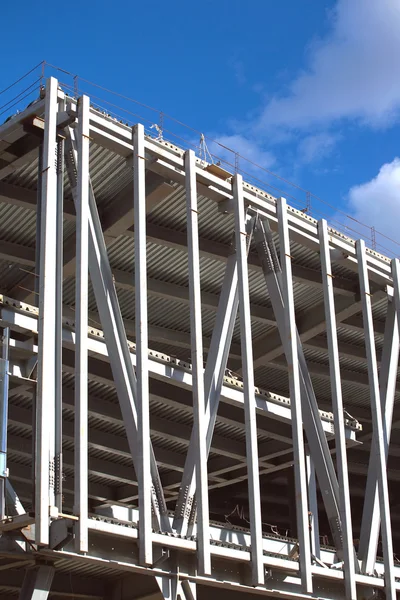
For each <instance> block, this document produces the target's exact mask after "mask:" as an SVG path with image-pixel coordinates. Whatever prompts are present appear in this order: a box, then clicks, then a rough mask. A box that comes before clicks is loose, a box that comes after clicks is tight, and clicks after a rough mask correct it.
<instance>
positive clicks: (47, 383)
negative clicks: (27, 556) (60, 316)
mask: <svg viewBox="0 0 400 600" xmlns="http://www.w3.org/2000/svg"><path fill="white" fill-rule="evenodd" d="M56 127H57V80H56V79H54V78H53V77H50V78H49V79H48V80H47V81H46V99H45V124H44V139H43V165H42V166H43V171H42V173H41V174H40V175H39V176H41V179H42V196H41V214H40V221H41V222H40V274H39V343H38V367H37V402H36V452H35V470H36V480H35V518H36V527H35V538H36V543H37V544H39V545H47V544H48V543H49V507H50V506H53V505H54V398H55V353H56V348H55V335H54V323H55V317H56V306H55V288H56V255H55V251H54V249H55V247H56V235H57V207H56V198H57V172H56V157H57V143H56V133H57V132H56Z"/></svg>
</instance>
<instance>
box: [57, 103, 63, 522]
mask: <svg viewBox="0 0 400 600" xmlns="http://www.w3.org/2000/svg"><path fill="white" fill-rule="evenodd" d="M63 104H64V103H63ZM61 108H64V107H63V106H62V107H61ZM63 207H64V140H63V139H60V140H59V141H58V142H57V239H56V244H57V245H56V322H55V335H56V355H55V361H56V398H55V483H56V493H55V505H56V507H57V508H58V510H59V511H60V512H62V302H63V297H62V295H63V210H64V208H63Z"/></svg>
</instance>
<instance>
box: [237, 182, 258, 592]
mask: <svg viewBox="0 0 400 600" xmlns="http://www.w3.org/2000/svg"><path fill="white" fill-rule="evenodd" d="M233 199H234V203H235V241H236V257H237V264H238V286H239V313H240V339H241V349H242V369H243V395H244V414H245V427H246V454H247V474H248V488H249V512H250V533H251V560H252V578H253V585H264V582H265V577H264V565H263V548H262V523H261V498H260V476H259V466H258V447H257V417H256V403H255V392H254V372H253V348H252V339H251V318H250V292H249V277H248V265H247V232H246V219H245V210H244V199H243V179H242V176H241V175H239V174H236V175H235V177H234V180H233Z"/></svg>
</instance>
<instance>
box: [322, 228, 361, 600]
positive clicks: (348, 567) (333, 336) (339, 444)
mask: <svg viewBox="0 0 400 600" xmlns="http://www.w3.org/2000/svg"><path fill="white" fill-rule="evenodd" d="M318 236H319V243H320V247H321V271H322V285H323V289H324V304H325V320H326V333H327V338H328V352H329V373H330V380H331V393H332V410H333V415H334V418H335V447H336V466H337V472H338V480H339V510H340V518H341V522H342V534H343V562H344V578H345V588H346V598H347V599H348V600H356V599H357V592H356V582H355V577H354V575H355V562H354V545H353V534H352V522H351V509H350V487H349V473H348V469H347V454H346V432H345V427H344V413H343V398H342V383H341V378H340V363H339V348H338V340H337V331H336V314H335V298H334V294H333V281H332V265H331V257H330V252H329V237H328V226H327V223H326V221H325V219H321V220H320V221H319V223H318Z"/></svg>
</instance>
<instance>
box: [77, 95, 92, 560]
mask: <svg viewBox="0 0 400 600" xmlns="http://www.w3.org/2000/svg"><path fill="white" fill-rule="evenodd" d="M89 111H90V101H89V97H88V96H82V97H81V98H80V99H79V102H78V134H77V137H78V140H77V141H78V182H77V202H76V288H75V312H76V319H75V332H76V342H75V506H74V512H75V514H76V515H77V516H78V517H79V521H78V522H77V526H76V532H75V534H76V535H75V547H76V551H77V552H87V551H88V342H87V339H88V285H89Z"/></svg>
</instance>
